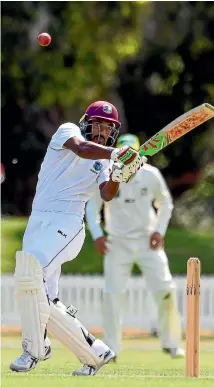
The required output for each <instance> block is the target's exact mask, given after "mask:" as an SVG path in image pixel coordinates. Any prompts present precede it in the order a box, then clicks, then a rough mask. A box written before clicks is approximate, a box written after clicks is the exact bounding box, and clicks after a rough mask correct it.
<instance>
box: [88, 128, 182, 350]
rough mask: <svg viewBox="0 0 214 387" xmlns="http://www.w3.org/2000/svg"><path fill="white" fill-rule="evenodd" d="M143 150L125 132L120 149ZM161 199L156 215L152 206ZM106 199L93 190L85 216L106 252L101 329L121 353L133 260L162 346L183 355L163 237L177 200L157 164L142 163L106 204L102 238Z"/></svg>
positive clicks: (99, 247) (96, 241)
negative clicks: (150, 298)
mask: <svg viewBox="0 0 214 387" xmlns="http://www.w3.org/2000/svg"><path fill="white" fill-rule="evenodd" d="M124 145H127V146H131V147H132V149H135V150H138V149H139V146H140V144H139V140H138V137H137V136H135V135H133V134H122V135H121V136H120V137H119V139H118V141H117V147H119V148H120V147H123V146H124ZM154 201H155V202H158V203H159V209H158V212H157V215H156V213H155V210H154V208H153V206H152V203H153V202H154ZM102 205H103V200H102V198H101V197H100V195H97V193H96V192H95V194H94V195H93V196H92V197H91V199H90V200H89V202H88V204H87V207H86V219H87V222H88V226H89V230H90V232H91V235H92V238H93V240H94V244H95V248H96V250H97V252H98V253H100V254H104V280H105V282H104V292H103V327H104V340H105V342H106V343H107V344H108V345H109V346H110V348H112V349H113V350H114V352H115V354H116V356H118V354H119V352H120V340H121V320H122V312H123V307H122V306H123V305H124V302H125V292H126V288H127V282H128V279H129V276H130V274H131V269H132V265H133V263H134V262H135V263H137V264H138V266H139V267H140V269H141V271H142V272H143V274H144V278H145V281H146V282H147V286H148V288H149V289H150V290H151V291H152V293H153V296H154V299H155V301H156V304H157V307H158V322H159V336H160V341H161V347H162V349H163V351H164V352H166V353H168V354H169V355H171V357H179V356H184V351H183V349H182V348H180V347H179V345H180V340H181V328H180V318H179V314H178V311H177V308H176V302H175V284H174V282H173V280H172V276H171V273H170V270H169V265H168V259H167V256H166V253H165V251H164V235H165V233H166V230H167V226H168V223H169V220H170V217H171V213H172V209H173V203H172V199H171V195H170V193H169V191H168V189H167V186H166V183H165V181H164V179H163V177H162V175H161V173H160V172H159V170H158V169H157V168H154V167H152V166H150V165H148V164H145V165H143V166H142V167H141V168H140V169H139V171H137V173H136V175H135V176H134V177H133V178H132V179H131V181H130V182H129V184H125V183H122V184H120V188H119V190H118V192H117V195H116V196H115V198H114V199H113V200H112V201H110V202H108V203H105V204H104V218H105V230H106V232H107V237H106V236H104V233H103V230H102V228H101V226H100V216H99V214H100V210H101V208H102Z"/></svg>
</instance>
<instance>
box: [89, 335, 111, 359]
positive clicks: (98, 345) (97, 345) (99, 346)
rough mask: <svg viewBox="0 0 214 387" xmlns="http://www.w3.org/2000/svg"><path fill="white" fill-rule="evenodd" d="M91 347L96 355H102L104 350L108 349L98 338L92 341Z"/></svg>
mask: <svg viewBox="0 0 214 387" xmlns="http://www.w3.org/2000/svg"><path fill="white" fill-rule="evenodd" d="M92 348H93V350H94V353H95V355H96V356H98V357H99V356H100V355H102V354H103V353H104V352H106V351H109V347H108V346H107V345H106V344H105V343H104V342H103V341H102V340H99V339H96V340H95V341H94V343H93V344H92Z"/></svg>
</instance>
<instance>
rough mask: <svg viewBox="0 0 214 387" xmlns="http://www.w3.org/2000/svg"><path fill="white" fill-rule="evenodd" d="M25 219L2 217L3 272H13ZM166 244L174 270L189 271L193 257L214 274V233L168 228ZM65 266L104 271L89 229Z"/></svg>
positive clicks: (65, 269)
mask: <svg viewBox="0 0 214 387" xmlns="http://www.w3.org/2000/svg"><path fill="white" fill-rule="evenodd" d="M26 221H27V220H26V218H10V219H3V220H2V262H1V264H2V273H10V272H13V271H14V263H15V260H14V255H15V251H16V250H18V249H20V247H21V242H22V236H23V233H24V230H25V226H26ZM165 247H166V252H167V254H168V257H169V262H170V268H171V271H172V273H176V274H186V262H187V259H188V258H189V257H191V256H196V257H198V258H199V259H200V260H201V266H202V273H203V274H213V273H214V260H213V256H214V232H210V233H206V234H203V233H199V232H196V231H192V230H191V231H190V230H183V229H175V228H169V230H168V232H167V235H166V238H165ZM62 269H63V270H62V271H63V273H74V274H75V273H81V274H86V273H87V274H93V273H102V256H100V255H98V254H96V252H95V250H94V247H93V242H92V240H91V237H90V235H89V232H87V235H86V240H85V243H84V246H83V249H82V251H81V253H80V254H79V256H78V257H77V258H76V259H74V260H73V261H72V262H68V263H65V264H64V265H63V268H62ZM137 272H138V270H135V273H137Z"/></svg>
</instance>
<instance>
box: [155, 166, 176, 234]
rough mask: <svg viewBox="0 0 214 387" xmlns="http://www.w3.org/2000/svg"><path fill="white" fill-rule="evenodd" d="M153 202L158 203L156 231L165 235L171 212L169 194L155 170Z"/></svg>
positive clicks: (159, 174) (163, 181)
mask: <svg viewBox="0 0 214 387" xmlns="http://www.w3.org/2000/svg"><path fill="white" fill-rule="evenodd" d="M155 176H156V184H155V187H156V189H155V200H156V202H157V203H158V207H159V208H158V213H157V226H156V231H157V232H159V233H160V234H161V235H163V236H164V235H165V233H166V230H167V227H168V224H169V221H170V218H171V215H172V210H173V202H172V197H171V194H170V192H169V190H168V187H167V185H166V182H165V180H164V178H163V176H162V175H161V173H160V171H158V170H156V173H155Z"/></svg>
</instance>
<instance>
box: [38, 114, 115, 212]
mask: <svg viewBox="0 0 214 387" xmlns="http://www.w3.org/2000/svg"><path fill="white" fill-rule="evenodd" d="M71 137H81V138H83V137H82V135H81V132H80V129H79V127H78V126H76V125H75V124H72V123H70V122H67V123H65V124H63V125H61V126H60V127H59V129H58V130H57V132H56V133H55V134H54V135H53V137H52V139H51V141H50V143H49V146H48V149H47V152H46V155H45V158H44V161H43V163H42V165H41V170H40V172H39V175H38V183H37V187H36V194H35V198H34V201H33V206H32V211H34V210H36V211H55V212H71V213H72V212H75V213H78V212H79V213H80V214H81V215H83V214H84V211H85V203H86V202H87V200H88V199H89V197H90V196H91V195H92V193H93V191H94V190H95V186H96V185H97V184H98V185H100V184H102V183H103V182H104V181H108V180H109V163H110V162H109V160H88V159H82V158H80V157H78V156H77V155H76V154H75V153H74V152H72V151H71V150H69V149H67V148H65V147H64V144H65V142H66V141H67V140H68V139H69V138H71ZM83 140H84V138H83Z"/></svg>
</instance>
